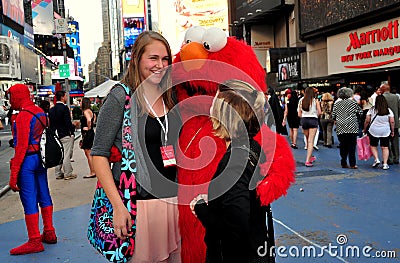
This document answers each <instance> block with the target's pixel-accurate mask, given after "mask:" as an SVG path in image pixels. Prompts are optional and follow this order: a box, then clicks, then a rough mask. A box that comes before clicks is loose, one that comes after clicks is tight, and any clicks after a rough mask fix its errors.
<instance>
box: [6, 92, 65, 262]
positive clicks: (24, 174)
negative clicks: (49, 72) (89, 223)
mask: <svg viewBox="0 0 400 263" xmlns="http://www.w3.org/2000/svg"><path fill="white" fill-rule="evenodd" d="M7 95H8V97H9V100H10V103H11V107H12V108H13V109H14V110H17V111H19V113H18V114H15V115H13V116H12V118H11V122H12V123H11V125H12V134H13V140H14V149H15V154H14V157H13V158H12V159H11V161H10V170H11V172H10V182H9V185H10V187H11V189H12V190H13V191H18V192H19V195H20V199H21V202H22V205H23V207H24V213H25V222H26V227H27V230H28V237H29V240H28V242H26V243H25V244H23V245H21V246H19V247H16V248H13V249H11V250H10V254H12V255H22V254H29V253H36V252H41V251H43V250H44V247H43V244H42V241H43V242H45V243H50V244H54V243H57V237H56V234H55V229H54V227H53V203H52V199H51V196H50V191H49V187H48V181H47V169H46V168H44V167H43V166H42V163H41V158H40V153H39V142H40V138H41V135H42V133H43V130H44V128H45V127H43V125H42V123H41V122H40V121H39V120H38V118H40V120H41V121H42V122H43V123H47V115H46V114H45V113H44V112H43V110H42V109H41V108H40V107H38V106H36V105H35V104H34V103H33V102H32V100H31V99H30V91H29V89H28V87H27V86H26V85H23V84H16V85H14V86H12V87H10V89H8V91H7ZM33 114H35V115H36V116H37V117H38V118H36V117H35V116H34V115H33ZM38 205H39V206H40V208H41V213H42V218H43V226H44V231H43V235H42V236H41V235H40V231H39V208H38Z"/></svg>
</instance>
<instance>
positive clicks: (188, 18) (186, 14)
mask: <svg viewBox="0 0 400 263" xmlns="http://www.w3.org/2000/svg"><path fill="white" fill-rule="evenodd" d="M158 10H162V12H161V11H159V12H158V27H159V28H158V30H159V32H161V33H162V34H163V36H164V37H165V38H167V40H168V41H169V43H170V45H171V48H172V52H173V53H176V52H177V51H178V50H179V49H180V47H181V45H182V42H183V38H184V36H185V32H186V30H187V29H188V28H190V27H192V26H203V27H205V28H209V27H218V28H221V29H222V30H224V31H225V32H226V34H227V35H228V33H229V30H228V0H214V1H209V0H196V1H193V0H168V1H158Z"/></svg>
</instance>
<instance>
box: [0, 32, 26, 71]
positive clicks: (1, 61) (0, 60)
mask: <svg viewBox="0 0 400 263" xmlns="http://www.w3.org/2000/svg"><path fill="white" fill-rule="evenodd" d="M0 78H12V79H21V58H20V54H19V44H18V42H17V41H16V40H14V39H11V38H9V37H6V36H0Z"/></svg>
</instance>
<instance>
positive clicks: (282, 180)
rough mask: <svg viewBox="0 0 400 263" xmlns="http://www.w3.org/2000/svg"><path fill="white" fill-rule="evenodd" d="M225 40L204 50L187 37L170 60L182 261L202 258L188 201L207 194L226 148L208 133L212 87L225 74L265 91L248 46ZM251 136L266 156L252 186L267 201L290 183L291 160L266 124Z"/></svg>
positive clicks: (195, 262)
mask: <svg viewBox="0 0 400 263" xmlns="http://www.w3.org/2000/svg"><path fill="white" fill-rule="evenodd" d="M224 37H225V38H226V36H224ZM200 39H201V38H200ZM203 40H204V38H203ZM185 41H186V39H185ZM225 41H226V44H225V45H224V47H223V48H222V49H220V50H217V51H216V52H209V51H207V50H206V49H204V47H203V46H206V47H209V46H208V45H206V43H205V44H204V45H202V44H199V43H196V42H194V41H192V40H190V41H187V43H189V42H190V43H189V44H185V45H184V46H182V48H181V51H180V53H179V54H177V56H176V59H175V60H174V68H173V77H174V84H175V85H176V87H177V96H178V101H179V107H180V109H181V114H182V119H183V123H184V125H183V127H182V131H181V135H180V139H179V147H178V148H179V149H178V150H177V151H178V152H177V156H178V161H179V168H178V182H179V184H180V186H179V190H178V198H179V204H180V205H179V226H180V231H181V236H182V250H181V255H182V263H203V262H205V252H206V246H205V243H204V241H203V240H204V228H203V226H202V225H201V223H200V221H199V220H197V218H196V217H195V216H194V215H193V214H192V212H191V211H190V208H189V205H188V204H189V203H190V201H191V200H192V199H193V198H194V197H196V196H197V195H198V194H201V193H207V191H208V182H209V181H210V180H211V178H212V177H213V175H214V173H215V171H216V170H217V166H218V164H219V162H220V160H221V158H222V156H223V155H224V153H225V151H226V145H225V141H223V140H222V139H220V138H217V137H215V136H214V135H213V132H212V124H211V121H210V119H209V112H210V106H211V103H212V99H213V97H214V96H215V94H216V91H217V86H218V84H219V83H222V82H224V81H226V80H228V79H240V80H243V81H246V82H248V83H250V84H252V85H253V86H255V87H256V88H257V89H259V90H261V91H266V83H265V71H264V69H263V68H262V67H261V65H260V64H259V62H258V60H257V57H256V55H255V54H254V52H253V50H252V48H251V47H250V46H247V45H246V44H244V43H243V42H240V41H237V40H236V39H234V38H227V40H225ZM201 43H204V42H201ZM202 49H203V50H202ZM210 50H212V47H211V48H210ZM197 59H203V60H197ZM179 62H183V63H179ZM185 63H186V65H185ZM255 139H256V141H257V142H258V143H259V144H260V145H261V146H262V148H263V150H264V152H265V154H266V157H267V162H266V163H263V164H260V166H261V169H260V170H261V173H262V174H263V175H264V176H265V179H264V180H263V181H262V182H260V183H259V185H258V187H257V193H258V195H259V197H260V200H261V202H262V204H264V205H267V204H269V203H271V202H272V201H274V200H276V199H277V198H279V197H280V196H282V195H285V194H286V191H287V189H288V188H289V186H290V184H291V183H293V182H294V171H295V162H294V158H293V156H292V152H291V149H290V147H289V145H288V143H287V141H286V139H285V138H284V137H282V136H280V135H278V134H276V133H274V132H272V131H271V130H270V129H269V128H268V127H267V126H265V125H264V126H263V128H262V130H261V131H260V133H258V134H257V135H256V137H255ZM275 146H276V147H275Z"/></svg>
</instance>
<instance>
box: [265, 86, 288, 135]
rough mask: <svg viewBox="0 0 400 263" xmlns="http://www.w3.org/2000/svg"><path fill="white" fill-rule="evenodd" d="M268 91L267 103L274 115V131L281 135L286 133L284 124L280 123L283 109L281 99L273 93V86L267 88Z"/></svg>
mask: <svg viewBox="0 0 400 263" xmlns="http://www.w3.org/2000/svg"><path fill="white" fill-rule="evenodd" d="M268 93H269V99H268V103H269V106H270V108H271V111H272V114H273V115H274V118H275V126H276V132H277V133H279V134H282V135H288V133H287V129H286V126H283V125H282V121H283V114H284V111H283V108H282V104H281V101H280V100H279V98H278V96H277V95H276V94H275V91H274V89H273V88H271V87H270V88H269V89H268Z"/></svg>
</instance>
